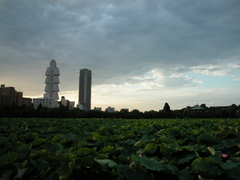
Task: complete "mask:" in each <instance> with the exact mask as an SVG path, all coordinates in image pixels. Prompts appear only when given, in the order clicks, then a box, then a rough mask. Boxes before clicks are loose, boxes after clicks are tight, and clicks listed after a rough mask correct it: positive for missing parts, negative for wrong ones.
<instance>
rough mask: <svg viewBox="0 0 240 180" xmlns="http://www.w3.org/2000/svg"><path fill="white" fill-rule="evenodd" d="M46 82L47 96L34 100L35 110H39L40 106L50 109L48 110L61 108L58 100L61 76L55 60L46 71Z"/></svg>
mask: <svg viewBox="0 0 240 180" xmlns="http://www.w3.org/2000/svg"><path fill="white" fill-rule="evenodd" d="M45 75H46V80H45V84H46V86H45V92H46V93H45V94H44V98H34V99H33V105H34V107H35V108H37V107H38V106H39V105H40V104H41V105H42V107H48V108H56V107H59V103H58V102H57V100H58V99H59V97H58V92H59V87H58V84H59V83H60V82H59V78H58V76H60V73H59V69H58V67H57V63H56V61H55V60H51V62H50V66H49V67H48V68H47V70H46V73H45Z"/></svg>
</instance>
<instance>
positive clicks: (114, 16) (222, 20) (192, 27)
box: [0, 0, 240, 85]
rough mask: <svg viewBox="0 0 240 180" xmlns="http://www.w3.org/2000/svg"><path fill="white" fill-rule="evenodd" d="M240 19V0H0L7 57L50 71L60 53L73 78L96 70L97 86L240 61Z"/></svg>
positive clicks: (0, 32)
mask: <svg viewBox="0 0 240 180" xmlns="http://www.w3.org/2000/svg"><path fill="white" fill-rule="evenodd" d="M238 17H240V2H239V1H237V0H229V1H223V0H218V1H207V0H202V1H190V0H184V1H167V0H163V1H153V0H150V1H144V0H139V1H129V0H123V1H108V0H106V1H97V0H94V1H74V0H73V1H71V0H70V1H63V0H61V1H47V0H43V1H37V0H32V1H30V0H22V1H18V0H12V1H8V0H0V41H1V42H0V47H1V49H2V53H1V55H0V58H1V63H3V64H4V63H7V62H12V63H14V61H18V62H19V61H21V62H22V63H30V62H32V61H34V62H39V61H41V62H42V63H41V64H39V65H41V67H42V68H44V69H45V67H46V65H45V64H48V63H49V61H50V59H52V58H54V59H56V60H57V63H58V65H62V66H63V68H61V71H62V72H63V74H65V77H66V78H69V79H70V78H71V76H73V75H75V74H69V72H76V74H77V73H78V70H79V69H80V68H89V69H91V70H92V71H93V72H94V76H95V82H94V83H95V84H103V83H116V84H117V83H119V82H124V81H129V82H130V81H131V79H132V78H131V77H133V76H138V75H139V76H140V75H144V74H145V73H147V72H149V71H151V70H152V69H154V68H158V69H161V71H165V73H164V74H165V75H166V76H167V75H171V73H174V72H173V69H174V68H175V72H180V71H188V70H189V71H190V70H191V69H190V68H189V67H191V66H199V65H204V64H219V63H221V61H219V59H222V60H223V61H225V60H228V61H231V62H232V63H236V61H238V60H239V59H236V60H230V59H231V58H232V57H238V56H239V49H240V47H239V46H240V45H239V41H240V24H239V23H238ZM11 52H12V53H11ZM43 62H44V63H45V64H44V63H43ZM179 67H182V68H179ZM64 68H65V69H64ZM169 71H170V72H171V73H169ZM170 82H171V81H169V84H170ZM173 82H174V81H173ZM189 84H190V85H191V82H190V81H189ZM170 85H171V84H170Z"/></svg>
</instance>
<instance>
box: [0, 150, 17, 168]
mask: <svg viewBox="0 0 240 180" xmlns="http://www.w3.org/2000/svg"><path fill="white" fill-rule="evenodd" d="M18 155H19V154H18V153H16V152H9V153H7V154H4V155H2V157H0V166H1V165H3V164H8V163H12V162H14V161H15V160H16V159H17V158H18Z"/></svg>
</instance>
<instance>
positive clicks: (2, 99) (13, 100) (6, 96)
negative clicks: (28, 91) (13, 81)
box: [0, 84, 23, 106]
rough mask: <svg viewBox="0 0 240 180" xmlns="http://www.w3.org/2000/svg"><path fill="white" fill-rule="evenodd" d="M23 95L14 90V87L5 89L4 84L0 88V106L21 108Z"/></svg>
mask: <svg viewBox="0 0 240 180" xmlns="http://www.w3.org/2000/svg"><path fill="white" fill-rule="evenodd" d="M22 98H23V93H22V92H18V91H16V90H15V88H14V87H5V85H4V84H2V85H1V87H0V105H3V104H11V105H16V106H22Z"/></svg>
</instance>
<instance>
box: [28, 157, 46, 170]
mask: <svg viewBox="0 0 240 180" xmlns="http://www.w3.org/2000/svg"><path fill="white" fill-rule="evenodd" d="M30 163H31V164H32V165H33V166H34V167H35V168H36V169H37V170H38V171H41V170H43V169H44V168H46V167H48V166H49V163H48V162H47V161H46V160H44V159H34V160H33V159H31V160H30Z"/></svg>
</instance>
